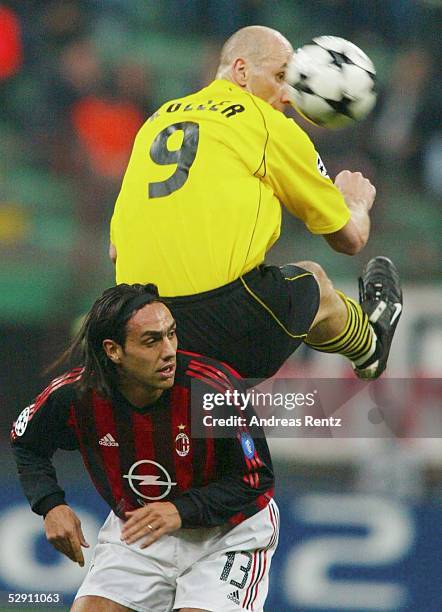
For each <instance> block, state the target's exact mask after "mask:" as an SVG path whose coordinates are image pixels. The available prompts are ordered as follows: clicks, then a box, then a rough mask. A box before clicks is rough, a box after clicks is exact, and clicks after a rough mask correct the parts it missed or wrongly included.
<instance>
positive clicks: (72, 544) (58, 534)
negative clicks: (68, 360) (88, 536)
mask: <svg viewBox="0 0 442 612" xmlns="http://www.w3.org/2000/svg"><path fill="white" fill-rule="evenodd" d="M42 395H43V394H42ZM30 408H31V411H30V415H29V416H27V413H26V412H25V411H23V412H22V413H21V415H20V416H19V417H18V419H17V421H16V422H15V423H14V424H13V427H12V431H11V444H12V450H13V454H14V458H15V462H16V465H17V470H18V475H19V479H20V483H21V486H22V488H23V491H24V493H25V495H26V497H27V499H28V501H29V503H30V505H31V508H32V510H33V511H34V512H35V513H36V514H39V515H41V516H44V527H45V532H46V537H47V539H48V540H49V541H50V542H51V543H52V544H53V546H54V547H55V548H57V550H59V551H60V552H62V553H64V554H66V555H67V556H68V557H69V558H70V559H72V561H75V562H77V563H79V564H80V566H83V565H84V558H83V553H82V552H81V546H88V544H87V543H86V541H85V539H84V536H83V534H82V532H81V526H80V521H79V519H78V517H77V516H76V515H75V513H74V512H73V510H72V509H71V508H69V506H68V505H67V504H66V501H65V493H64V491H63V489H62V488H61V487H60V486H59V484H58V481H57V475H56V472H55V468H54V466H53V463H52V457H53V454H54V452H55V451H56V450H57V448H64V449H72V450H73V449H75V448H77V442H76V439H75V436H74V434H73V432H72V431H71V430H70V428H69V427H68V426H67V420H68V417H69V401H68V394H66V392H61V393H57V392H54V393H53V394H50V395H49V396H48V397H47V398H46V399H45V400H44V401H42V400H41V399H40V400H39V399H38V398H37V400H36V402H35V404H32V405H31V407H30ZM25 410H26V409H25Z"/></svg>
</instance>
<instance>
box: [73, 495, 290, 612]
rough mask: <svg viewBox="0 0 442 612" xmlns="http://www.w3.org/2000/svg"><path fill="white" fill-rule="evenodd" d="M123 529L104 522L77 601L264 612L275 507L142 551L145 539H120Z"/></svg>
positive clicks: (183, 532)
mask: <svg viewBox="0 0 442 612" xmlns="http://www.w3.org/2000/svg"><path fill="white" fill-rule="evenodd" d="M122 524H123V523H122V521H121V520H120V519H119V518H117V517H116V516H115V514H114V513H113V512H111V513H110V514H109V516H108V517H107V519H106V522H105V523H104V525H103V527H102V528H101V530H100V533H99V534H98V543H97V546H96V548H95V551H94V555H93V558H92V561H91V565H90V568H89V571H88V573H87V575H86V577H85V579H84V581H83V584H82V585H81V587H80V588H79V590H78V593H77V595H76V598H78V597H83V596H85V595H98V596H100V597H106V598H107V599H111V600H112V601H116V602H117V603H120V604H122V605H124V606H127V607H129V608H132V609H133V610H137V611H139V612H170V611H172V610H179V609H180V608H187V607H188V608H201V609H203V610H209V611H210V612H240V611H241V610H250V611H252V610H253V612H262V610H263V605H264V601H265V599H266V597H267V591H268V582H269V569H270V562H271V559H272V556H273V553H274V551H275V548H276V546H277V543H278V533H279V512H278V507H277V505H276V503H275V502H274V501H273V500H272V501H271V502H270V503H269V505H268V506H267V507H266V508H264V509H263V510H260V511H259V512H258V513H257V514H255V515H254V516H252V517H250V518H249V519H247V520H246V521H243V522H242V523H240V524H239V525H237V526H236V527H234V528H229V527H212V528H207V529H206V528H200V529H179V530H178V531H176V532H175V533H173V534H169V535H164V536H162V537H161V538H160V539H159V540H157V541H156V542H154V543H153V544H151V545H150V546H148V547H147V548H144V549H141V548H140V544H141V542H142V540H140V541H139V542H135V543H134V544H129V545H128V544H125V543H124V542H122V541H121V540H120V535H121V526H122Z"/></svg>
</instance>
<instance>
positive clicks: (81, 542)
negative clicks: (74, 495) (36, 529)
mask: <svg viewBox="0 0 442 612" xmlns="http://www.w3.org/2000/svg"><path fill="white" fill-rule="evenodd" d="M44 525H45V532H46V537H47V539H48V541H49V542H50V543H51V544H52V546H54V547H55V548H56V549H57V550H59V551H60V552H61V553H63V554H64V555H66V557H69V559H71V560H72V561H74V562H75V563H78V565H79V566H80V567H83V566H84V557H83V551H82V550H81V547H82V546H84V547H85V548H89V544H88V543H87V542H86V540H85V537H84V535H83V532H82V530H81V522H80V519H79V518H78V516H77V515H76V514H75V512H74V511H73V510H72V508H70V507H69V506H66V505H60V506H55V508H52V510H49V512H48V513H47V515H46V516H45V520H44Z"/></svg>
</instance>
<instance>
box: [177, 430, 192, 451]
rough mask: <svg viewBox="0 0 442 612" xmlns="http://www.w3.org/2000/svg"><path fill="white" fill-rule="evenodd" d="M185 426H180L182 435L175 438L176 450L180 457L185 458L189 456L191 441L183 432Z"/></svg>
mask: <svg viewBox="0 0 442 612" xmlns="http://www.w3.org/2000/svg"><path fill="white" fill-rule="evenodd" d="M184 427H185V425H178V429H180V430H181V431H180V433H179V434H177V437H176V438H175V450H176V452H177V453H178V455H179V456H180V457H185V456H186V455H188V454H189V451H190V440H189V436H188V435H187V434H186V433H184V431H182V430H183V429H184Z"/></svg>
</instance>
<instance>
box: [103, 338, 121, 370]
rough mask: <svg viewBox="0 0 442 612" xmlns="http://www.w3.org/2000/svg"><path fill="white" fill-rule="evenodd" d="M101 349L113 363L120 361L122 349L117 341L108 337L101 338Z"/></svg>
mask: <svg viewBox="0 0 442 612" xmlns="http://www.w3.org/2000/svg"><path fill="white" fill-rule="evenodd" d="M103 350H104V352H105V353H106V355H107V357H108V358H109V359H110V360H111V361H112V362H113V363H115V364H119V363H120V362H121V353H122V349H121V346H120V345H119V344H118V342H115V340H111V339H110V338H107V339H106V340H103Z"/></svg>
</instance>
